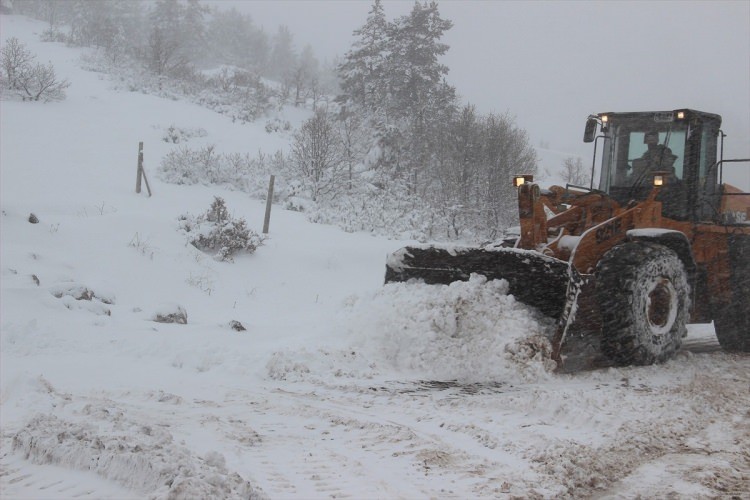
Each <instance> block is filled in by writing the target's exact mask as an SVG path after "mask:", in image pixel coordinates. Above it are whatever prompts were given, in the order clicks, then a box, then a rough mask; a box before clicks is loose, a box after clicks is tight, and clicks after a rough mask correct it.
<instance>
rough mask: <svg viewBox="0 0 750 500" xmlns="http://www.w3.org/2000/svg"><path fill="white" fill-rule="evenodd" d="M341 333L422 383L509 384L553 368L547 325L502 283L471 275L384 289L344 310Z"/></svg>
mask: <svg viewBox="0 0 750 500" xmlns="http://www.w3.org/2000/svg"><path fill="white" fill-rule="evenodd" d="M348 327H349V330H350V333H351V334H352V335H353V336H354V337H355V338H356V339H357V343H359V344H360V345H361V346H363V347H364V348H365V349H366V351H367V352H368V353H369V354H370V355H372V356H373V357H377V358H379V360H380V362H381V363H383V364H385V365H387V366H388V367H389V369H390V368H391V367H392V368H396V369H399V370H406V371H411V372H412V373H413V374H415V375H416V376H418V377H420V378H425V379H434V380H453V379H456V380H459V381H461V382H488V381H498V382H512V381H518V380H529V379H535V378H538V377H545V376H546V374H547V373H548V371H549V370H550V369H552V368H554V366H555V364H554V362H553V361H552V360H551V359H550V352H551V347H550V342H549V340H548V337H549V336H550V333H551V328H552V327H553V322H552V321H551V320H549V319H548V318H545V317H543V316H542V315H541V314H539V313H538V312H537V311H535V310H534V309H532V308H530V307H528V306H526V305H524V304H522V303H520V302H517V301H516V300H515V298H514V297H513V296H512V295H508V283H507V282H506V281H505V280H492V281H487V279H486V278H485V277H484V276H480V275H477V274H474V275H472V276H471V278H470V280H469V281H468V282H463V281H457V282H454V283H451V284H450V285H426V284H423V283H392V284H388V285H386V286H385V287H384V288H383V289H382V290H380V291H379V292H377V293H375V294H374V296H373V297H371V298H368V299H367V300H360V301H357V302H356V303H354V304H353V305H352V306H351V310H350V322H349V325H348Z"/></svg>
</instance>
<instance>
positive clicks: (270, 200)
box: [263, 175, 275, 234]
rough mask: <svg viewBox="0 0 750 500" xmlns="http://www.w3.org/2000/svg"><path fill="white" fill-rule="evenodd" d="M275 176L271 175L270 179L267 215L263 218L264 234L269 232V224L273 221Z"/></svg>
mask: <svg viewBox="0 0 750 500" xmlns="http://www.w3.org/2000/svg"><path fill="white" fill-rule="evenodd" d="M274 177H275V176H273V175H272V176H271V180H270V181H268V197H267V198H266V217H265V218H264V219H263V234H268V224H269V223H270V222H271V204H272V203H273V180H274Z"/></svg>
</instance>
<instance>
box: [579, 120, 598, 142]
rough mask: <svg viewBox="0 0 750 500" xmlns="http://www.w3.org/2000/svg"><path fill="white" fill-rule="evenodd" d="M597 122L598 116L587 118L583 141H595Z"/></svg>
mask: <svg viewBox="0 0 750 500" xmlns="http://www.w3.org/2000/svg"><path fill="white" fill-rule="evenodd" d="M597 124H598V122H597V121H596V118H593V117H591V118H589V119H588V120H586V130H585V131H584V132H583V142H594V136H595V135H596V126H597Z"/></svg>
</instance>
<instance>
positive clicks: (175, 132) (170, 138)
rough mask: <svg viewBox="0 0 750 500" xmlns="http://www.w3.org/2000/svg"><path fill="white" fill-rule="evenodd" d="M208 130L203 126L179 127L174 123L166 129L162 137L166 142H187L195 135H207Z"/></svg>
mask: <svg viewBox="0 0 750 500" xmlns="http://www.w3.org/2000/svg"><path fill="white" fill-rule="evenodd" d="M207 135H208V132H206V130H205V129H203V128H200V127H198V128H184V127H177V126H175V125H174V124H172V125H170V126H169V127H167V128H166V129H165V130H164V136H163V137H162V138H161V139H162V140H163V141H164V142H171V143H172V144H179V143H181V142H187V141H188V140H190V139H192V138H193V137H206V136H207Z"/></svg>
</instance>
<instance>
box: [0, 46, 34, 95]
mask: <svg viewBox="0 0 750 500" xmlns="http://www.w3.org/2000/svg"><path fill="white" fill-rule="evenodd" d="M0 57H2V65H3V74H4V77H5V85H6V86H7V87H8V88H9V89H17V88H19V82H18V79H19V78H20V77H21V76H22V75H23V73H24V72H25V71H26V68H27V67H28V66H29V65H30V64H31V62H32V61H33V60H34V54H32V53H31V51H29V49H27V48H26V46H25V45H24V44H23V43H22V42H21V41H19V40H18V38H16V37H10V38H8V39H7V40H6V41H5V43H4V44H3V46H2V48H0Z"/></svg>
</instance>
